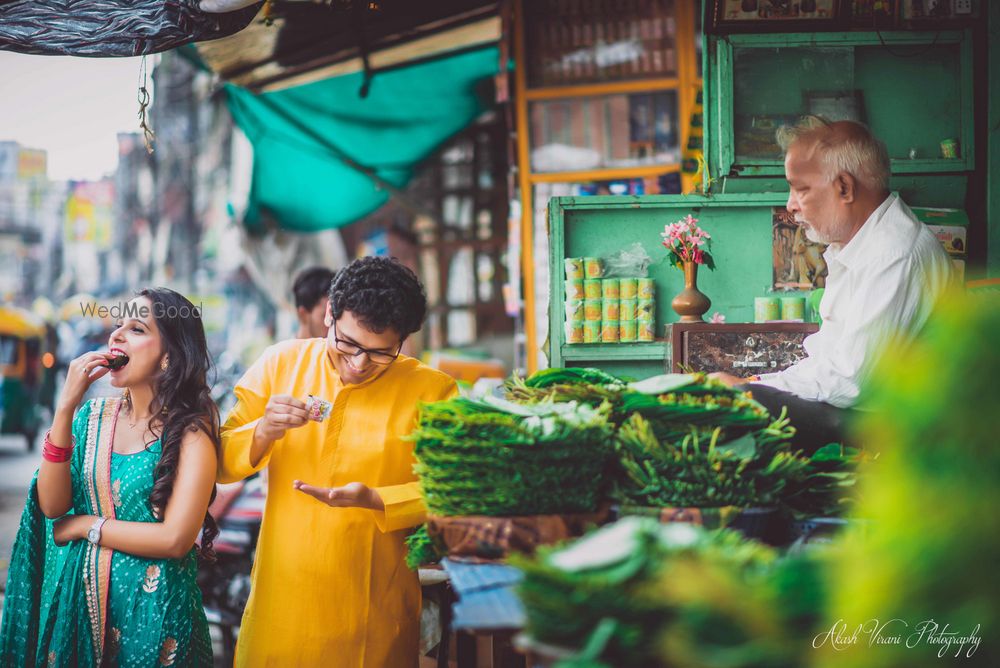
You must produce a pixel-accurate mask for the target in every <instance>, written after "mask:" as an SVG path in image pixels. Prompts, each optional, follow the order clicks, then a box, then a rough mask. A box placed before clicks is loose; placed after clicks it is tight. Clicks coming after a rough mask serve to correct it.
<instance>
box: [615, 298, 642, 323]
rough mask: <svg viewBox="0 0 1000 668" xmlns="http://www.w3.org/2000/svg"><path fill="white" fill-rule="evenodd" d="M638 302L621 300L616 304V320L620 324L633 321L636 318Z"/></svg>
mask: <svg viewBox="0 0 1000 668" xmlns="http://www.w3.org/2000/svg"><path fill="white" fill-rule="evenodd" d="M638 304H639V302H638V300H635V299H623V300H621V301H620V302H619V303H618V319H619V320H621V321H622V322H626V321H630V320H635V319H636V317H637V316H638Z"/></svg>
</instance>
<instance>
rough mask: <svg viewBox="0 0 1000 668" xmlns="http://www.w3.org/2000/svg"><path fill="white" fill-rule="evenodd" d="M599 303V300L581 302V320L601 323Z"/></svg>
mask: <svg viewBox="0 0 1000 668" xmlns="http://www.w3.org/2000/svg"><path fill="white" fill-rule="evenodd" d="M602 303H603V302H601V300H600V299H587V300H586V301H584V302H583V319H584V320H586V321H587V322H600V321H601V304H602Z"/></svg>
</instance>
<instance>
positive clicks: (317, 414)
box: [306, 394, 333, 422]
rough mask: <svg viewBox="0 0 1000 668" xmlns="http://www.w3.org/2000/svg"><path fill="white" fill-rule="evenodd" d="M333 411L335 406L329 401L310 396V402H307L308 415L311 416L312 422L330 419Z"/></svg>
mask: <svg viewBox="0 0 1000 668" xmlns="http://www.w3.org/2000/svg"><path fill="white" fill-rule="evenodd" d="M331 410H333V404H331V403H330V402H329V401H326V400H325V399H320V398H319V397H314V396H313V395H311V394H310V395H309V401H307V402H306V413H308V414H309V419H310V420H314V421H315V422H322V421H323V420H325V419H327V418H328V417H330V411H331Z"/></svg>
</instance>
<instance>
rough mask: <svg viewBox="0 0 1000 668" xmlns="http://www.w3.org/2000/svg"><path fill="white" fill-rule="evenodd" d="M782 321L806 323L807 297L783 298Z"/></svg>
mask: <svg viewBox="0 0 1000 668" xmlns="http://www.w3.org/2000/svg"><path fill="white" fill-rule="evenodd" d="M781 319H782V320H795V321H797V322H805V320H806V298H805V297H782V298H781Z"/></svg>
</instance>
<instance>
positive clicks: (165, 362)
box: [160, 356, 170, 371]
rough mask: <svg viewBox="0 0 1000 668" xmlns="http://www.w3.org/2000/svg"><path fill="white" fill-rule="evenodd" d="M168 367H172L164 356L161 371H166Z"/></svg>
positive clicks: (161, 361)
mask: <svg viewBox="0 0 1000 668" xmlns="http://www.w3.org/2000/svg"><path fill="white" fill-rule="evenodd" d="M168 366H170V362H168V361H167V358H166V356H164V357H163V359H162V360H160V371H166V370H167V367H168Z"/></svg>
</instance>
